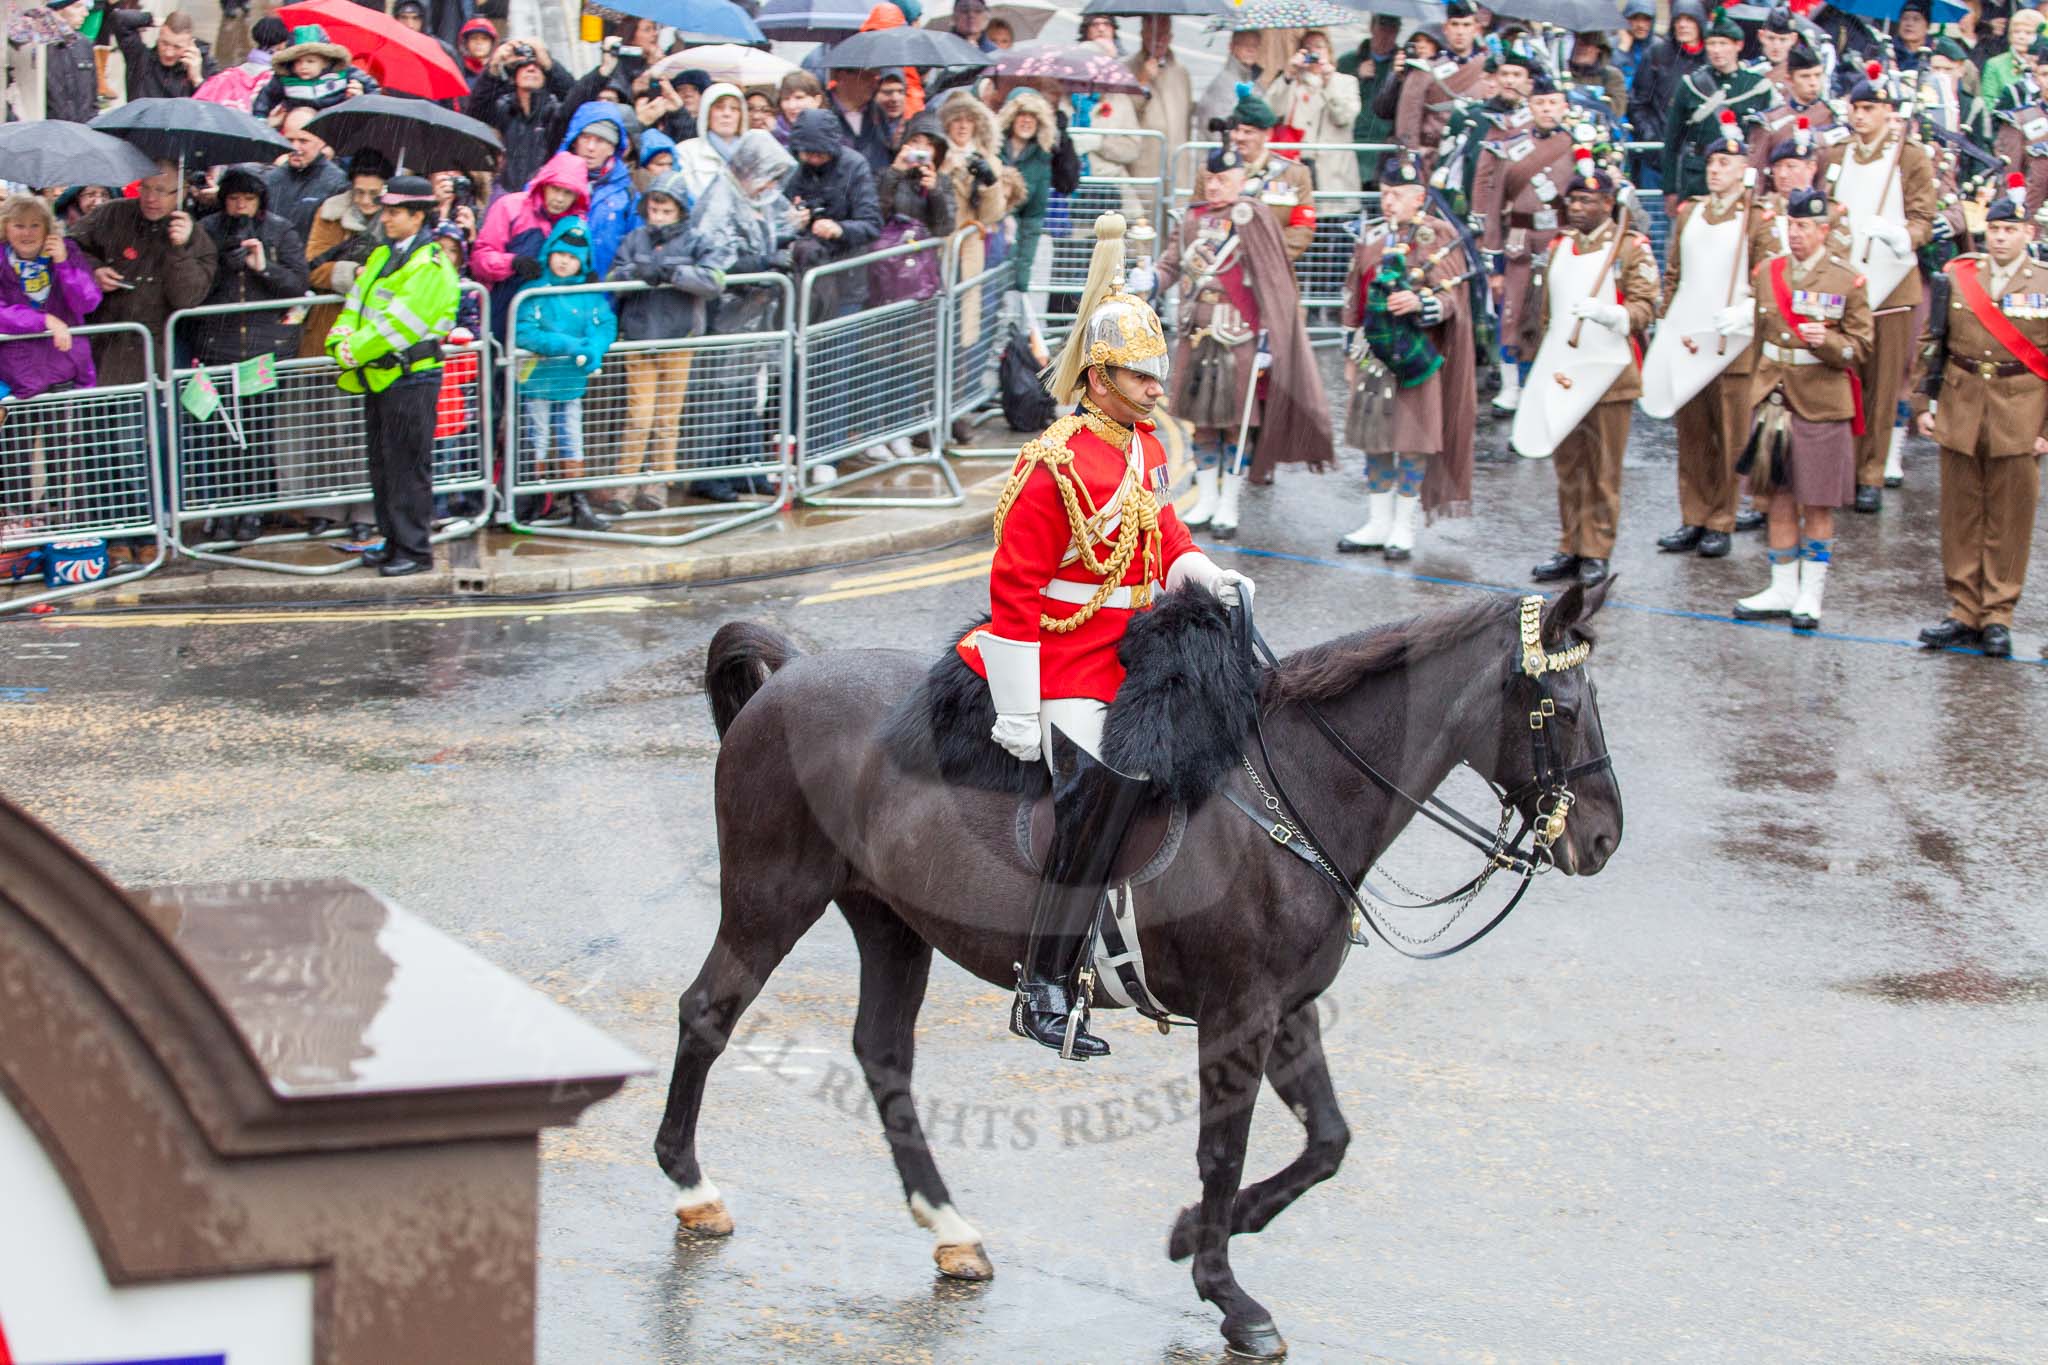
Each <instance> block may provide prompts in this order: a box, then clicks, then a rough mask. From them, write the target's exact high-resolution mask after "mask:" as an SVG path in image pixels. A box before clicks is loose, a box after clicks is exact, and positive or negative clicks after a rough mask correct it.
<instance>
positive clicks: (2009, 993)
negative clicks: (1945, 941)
mask: <svg viewBox="0 0 2048 1365" xmlns="http://www.w3.org/2000/svg"><path fill="white" fill-rule="evenodd" d="M1842 989H1843V990H1846V991H1850V992H1852V993H1854V994H1857V995H1871V996H1876V997H1877V998H1878V999H1880V1000H1888V1001H1890V1002H1891V1003H1892V1004H1894V1005H1920V1004H1930V1003H1931V1004H1940V1005H2007V1004H2025V1003H2028V1002H2031V1001H2048V973H2032V974H2029V975H2024V976H2013V975H2010V974H2008V973H2005V972H1995V971H1992V970H1990V969H1989V968H1985V967H1947V968H1944V969H1942V970H1941V971H1938V972H1881V973H1879V974H1878V975H1876V976H1871V977H1865V978H1864V979H1863V980H1861V981H1851V982H1849V983H1847V984H1846V985H1844V986H1843V987H1842Z"/></svg>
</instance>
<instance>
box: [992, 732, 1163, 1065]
mask: <svg viewBox="0 0 2048 1365" xmlns="http://www.w3.org/2000/svg"><path fill="white" fill-rule="evenodd" d="M1052 745H1053V747H1052V755H1053V831H1052V843H1051V845H1050V846H1049V847H1048V848H1047V849H1046V851H1045V867H1044V870H1043V871H1042V872H1041V873H1040V874H1039V882H1038V895H1037V897H1036V899H1035V900H1034V901H1033V903H1032V907H1031V946H1030V947H1029V948H1028V949H1027V950H1026V951H1025V954H1024V961H1023V962H1021V963H1019V964H1018V965H1017V1001H1016V1003H1015V1004H1014V1005H1013V1006H1011V1009H1010V1032H1012V1033H1014V1034H1017V1035H1018V1036H1019V1037H1023V1038H1029V1039H1031V1040H1033V1041H1034V1042H1039V1043H1043V1044H1045V1045H1046V1046H1047V1047H1050V1048H1057V1049H1059V1052H1060V1055H1061V1056H1064V1057H1074V1058H1086V1057H1105V1056H1107V1055H1109V1044H1108V1043H1105V1042H1103V1041H1102V1040H1101V1039H1100V1038H1097V1037H1095V1036H1094V1035H1092V1034H1090V1033H1087V1032H1085V1031H1084V1027H1083V1026H1084V1025H1085V1023H1086V1022H1087V1013H1088V1001H1087V998H1086V996H1085V994H1084V993H1083V992H1082V991H1081V990H1079V989H1078V987H1077V984H1076V977H1077V975H1078V974H1079V972H1080V970H1081V966H1082V964H1083V962H1084V961H1086V959H1087V956H1088V945H1089V940H1090V939H1091V938H1092V937H1093V936H1094V933H1095V913H1096V910H1097V908H1098V907H1099V906H1100V905H1101V904H1102V894H1103V892H1104V891H1105V890H1107V889H1108V886H1109V874H1110V869H1111V867H1112V866H1113V865H1114V863H1115V860H1116V855H1117V850H1118V849H1119V848H1121V847H1122V845H1123V841H1124V833H1125V832H1126V831H1127V830H1129V829H1130V827H1131V821H1132V820H1134V819H1135V818H1136V817H1137V814H1138V807H1139V805H1140V804H1141V803H1142V802H1143V800H1144V797H1145V789H1146V787H1147V786H1148V785H1150V784H1149V783H1147V782H1146V780H1145V779H1144V778H1140V777H1127V776H1125V775H1124V774H1123V773H1120V772H1118V771H1117V770H1116V769H1114V768H1112V767H1110V766H1109V765H1108V764H1107V763H1104V762H1102V761H1101V760H1100V759H1097V758H1095V757H1094V756H1093V755H1091V754H1089V753H1088V752H1087V751H1085V750H1084V749H1082V748H1081V746H1080V745H1078V744H1075V743H1074V742H1073V741H1072V740H1069V739H1068V738H1067V737H1066V736H1065V735H1064V734H1062V733H1061V732H1060V731H1059V730H1057V729H1055V730H1054V731H1053V732H1052ZM1070 1030H1071V1035H1072V1036H1071V1040H1070V1038H1069V1032H1070Z"/></svg>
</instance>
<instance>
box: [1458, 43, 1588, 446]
mask: <svg viewBox="0 0 2048 1365" xmlns="http://www.w3.org/2000/svg"><path fill="white" fill-rule="evenodd" d="M1529 91H1530V93H1529V126H1528V127H1527V128H1526V129H1523V130H1519V131H1517V132H1515V133H1513V134H1512V135H1510V136H1508V137H1505V138H1501V139H1498V140H1495V139H1488V140H1487V141H1485V142H1483V143H1481V144H1480V148H1479V169H1478V171H1477V172H1476V173H1475V174H1474V176H1473V178H1472V211H1473V213H1474V214H1475V215H1477V217H1478V218H1479V225H1478V226H1479V249H1480V250H1481V251H1483V252H1484V253H1486V273H1487V283H1488V286H1489V287H1490V288H1491V289H1492V291H1493V302H1494V307H1495V309H1496V311H1497V312H1498V313H1499V315H1500V351H1501V360H1500V393H1499V395H1498V396H1497V397H1495V398H1494V400H1493V406H1494V407H1495V408H1496V409H1498V410H1499V411H1501V412H1513V411H1514V410H1515V407H1516V405H1517V404H1519V403H1520V402H1521V394H1522V371H1523V368H1524V366H1525V365H1526V364H1527V362H1526V361H1525V360H1524V359H1523V357H1524V356H1525V355H1526V356H1528V357H1531V358H1533V357H1534V356H1535V354H1536V346H1535V341H1536V333H1535V332H1534V331H1533V330H1532V329H1530V328H1529V327H1527V326H1526V325H1525V323H1526V320H1527V315H1528V313H1529V311H1530V305H1531V303H1532V302H1533V300H1532V299H1531V298H1530V297H1529V295H1530V290H1531V287H1532V285H1533V283H1534V281H1535V276H1536V269H1537V265H1538V263H1539V262H1541V261H1542V260H1544V259H1545V258H1546V257H1548V256H1549V254H1550V244H1551V242H1552V241H1554V240H1555V239H1556V237H1557V234H1558V233H1559V232H1560V231H1562V230H1563V226H1564V224H1563V213H1564V186H1565V184H1566V182H1567V181H1569V180H1570V179H1571V171H1572V139H1571V134H1570V133H1568V132H1566V131H1565V129H1564V127H1563V123H1564V116H1565V111H1566V110H1567V109H1568V108H1570V103H1569V101H1568V100H1567V99H1566V98H1565V95H1564V92H1563V91H1561V90H1559V89H1558V88H1557V86H1556V85H1555V84H1553V83H1552V82H1551V80H1550V78H1549V77H1548V76H1542V75H1538V76H1536V77H1534V78H1533V79H1532V82H1531V84H1530V87H1529ZM1525 333H1526V334H1527V335H1526V336H1525V335H1524V334H1525Z"/></svg>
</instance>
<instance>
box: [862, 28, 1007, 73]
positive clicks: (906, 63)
mask: <svg viewBox="0 0 2048 1365" xmlns="http://www.w3.org/2000/svg"><path fill="white" fill-rule="evenodd" d="M988 63H989V59H988V56H987V54H986V53H984V52H983V51H982V50H981V49H980V48H978V47H976V46H975V45H974V44H973V43H970V42H968V41H967V40H966V39H965V38H961V37H957V36H955V35H954V34H951V33H945V32H942V31H940V30H938V29H930V28H878V29H875V30H873V31H872V32H869V33H856V34H854V35H853V36H852V37H851V38H848V39H846V40H845V41H844V42H841V43H835V44H834V45H833V46H832V48H831V50H830V51H828V52H826V54H825V65H826V67H827V68H828V69H830V70H833V71H859V70H867V71H876V70H880V69H881V68H883V67H889V66H903V67H913V66H914V67H934V66H957V67H983V66H987V65H988Z"/></svg>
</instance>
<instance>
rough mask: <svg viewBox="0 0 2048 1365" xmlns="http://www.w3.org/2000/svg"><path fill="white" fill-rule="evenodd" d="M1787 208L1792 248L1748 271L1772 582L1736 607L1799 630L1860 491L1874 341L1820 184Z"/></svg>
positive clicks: (1750, 462)
mask: <svg viewBox="0 0 2048 1365" xmlns="http://www.w3.org/2000/svg"><path fill="white" fill-rule="evenodd" d="M1784 216H1785V221H1786V234H1787V236H1788V237H1789V238H1790V239H1791V243H1792V249H1791V250H1790V251H1788V252H1787V253H1785V254H1784V255H1782V256H1774V257H1772V258H1771V259H1770V260H1768V261H1765V262H1764V263H1763V264H1762V265H1760V266H1758V267H1757V270H1756V275H1755V276H1754V278H1753V279H1752V280H1751V285H1752V286H1753V287H1754V289H1755V290H1756V303H1755V309H1756V313H1755V318H1754V320H1753V323H1752V326H1753V328H1754V331H1755V334H1756V338H1757V364H1756V372H1755V374H1754V375H1752V376H1751V380H1750V393H1751V395H1752V396H1753V398H1754V399H1755V401H1756V405H1757V417H1756V427H1755V430H1754V431H1753V433H1752V434H1751V437H1750V446H1749V449H1748V450H1747V451H1746V452H1745V454H1744V457H1743V458H1744V464H1745V467H1746V469H1747V472H1748V473H1749V477H1750V486H1751V488H1753V489H1754V490H1756V491H1757V493H1758V494H1759V495H1762V494H1765V493H1768V494H1769V496H1770V500H1771V510H1770V551H1769V558H1770V564H1771V584H1770V586H1769V587H1767V588H1765V589H1764V590H1763V591H1762V592H1760V593H1757V594H1755V595H1754V596H1751V597H1745V598H1743V599H1742V600H1741V601H1739V602H1737V603H1736V604H1735V615H1736V618H1737V619H1738V620H1743V621H1762V620H1772V619H1777V618H1781V617H1786V616H1789V617H1791V618H1792V628H1793V629H1794V630H1812V629H1814V628H1815V627H1817V626H1819V625H1820V613H1821V601H1822V596H1823V593H1824V591H1825V589H1826V587H1827V577H1828V566H1829V565H1830V564H1831V563H1833V561H1834V538H1835V509H1836V508H1837V507H1841V506H1843V505H1845V504H1847V503H1848V502H1850V501H1851V500H1852V499H1853V498H1854V497H1855V487H1856V450H1855V443H1854V439H1853V429H1854V427H1855V425H1856V424H1857V423H1858V422H1859V421H1860V420H1861V418H1862V403H1863V401H1864V395H1862V394H1861V393H1860V392H1859V384H1860V381H1859V380H1858V378H1857V375H1856V367H1857V366H1858V364H1859V363H1861V361H1862V359H1863V357H1864V356H1865V355H1866V354H1867V353H1868V352H1869V350H1870V346H1871V335H1872V333H1871V320H1870V301H1869V299H1868V298H1867V297H1866V296H1865V285H1864V280H1863V276H1862V275H1860V274H1858V273H1857V272H1856V270H1855V269H1854V268H1853V267H1852V266H1851V265H1850V264H1849V262H1848V261H1846V260H1844V259H1843V258H1842V257H1840V256H1836V255H1831V254H1830V253H1829V251H1828V238H1829V233H1830V232H1831V231H1832V229H1833V226H1834V214H1833V208H1832V206H1831V205H1830V204H1829V203H1828V201H1827V197H1826V196H1825V195H1823V194H1822V193H1821V192H1820V191H1819V190H1795V191H1793V193H1792V195H1791V199H1790V202H1789V203H1788V204H1787V205H1786V209H1785V215H1784Z"/></svg>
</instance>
